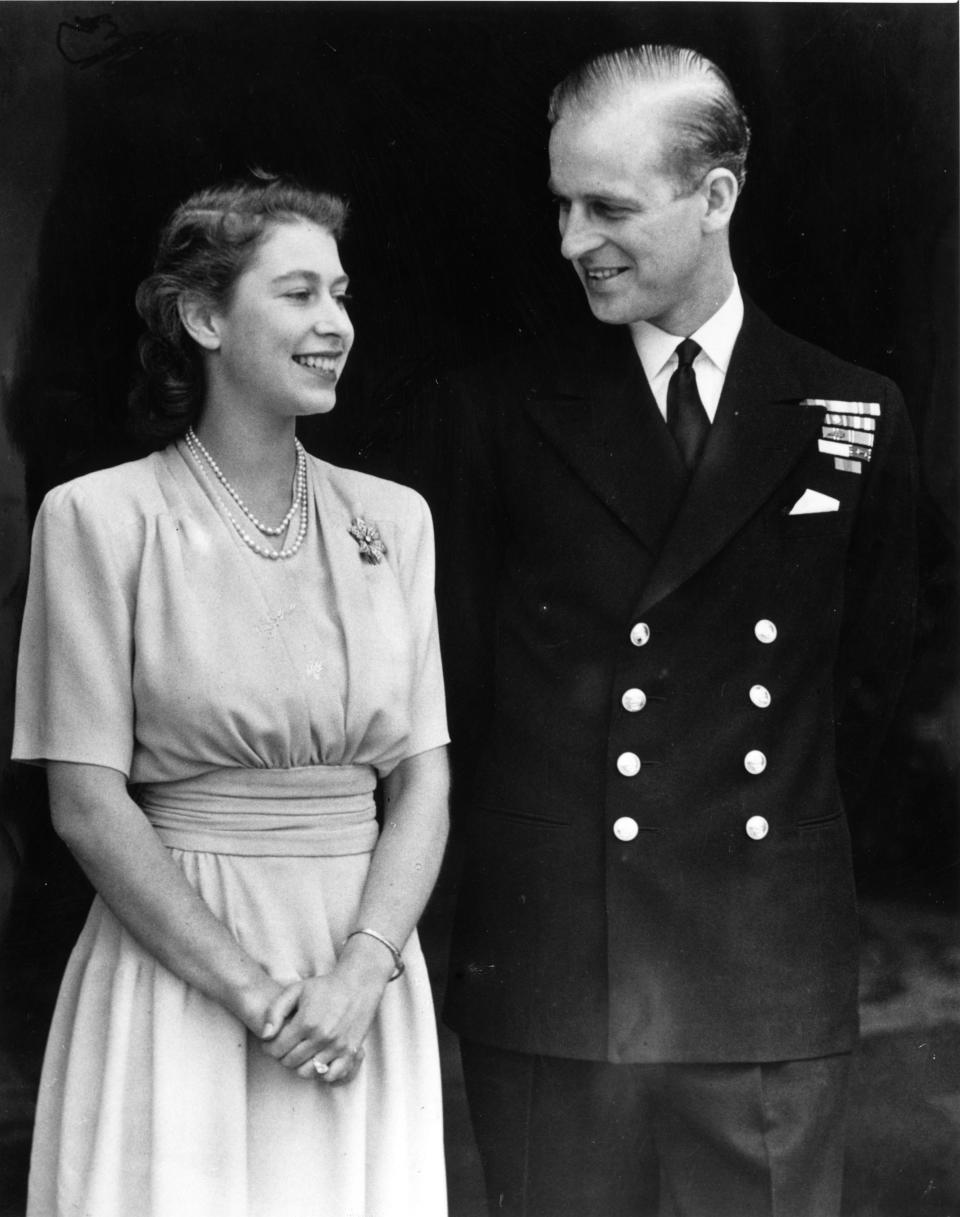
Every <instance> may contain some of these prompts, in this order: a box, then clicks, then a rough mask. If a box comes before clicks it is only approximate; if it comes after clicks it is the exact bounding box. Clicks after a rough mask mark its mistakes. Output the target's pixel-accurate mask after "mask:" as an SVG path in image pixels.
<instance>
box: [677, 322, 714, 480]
mask: <svg viewBox="0 0 960 1217" xmlns="http://www.w3.org/2000/svg"><path fill="white" fill-rule="evenodd" d="M699 354H700V347H699V346H698V345H697V343H695V342H694V341H693V339H692V338H684V340H683V342H681V343H680V345H679V346H678V347H677V359H678V361H679V362H678V363H677V368H676V371H675V372H674V374H673V375H672V376H671V377H670V383H669V385H667V426H668V427H669V428H670V433H671V434H672V435H673V438H674V439H675V440H676V444H677V447H678V448H679V449H680V455H681V456H682V457H683V463H684V464H685V465H686V467H687V468H688V469H690V470H692V469H693V467H694V466H695V465H696V463H697V461H698V460H699V459H700V453H701V452H702V451H703V445H704V442H705V441H706V438H707V434H708V433H709V431H710V420H709V419H708V418H707V412H706V410H705V409H704V408H703V402H702V401H701V400H700V394H699V393H698V392H697V377H696V373H695V372H694V370H693V361H694V360H695V359H696V357H697V356H698V355H699Z"/></svg>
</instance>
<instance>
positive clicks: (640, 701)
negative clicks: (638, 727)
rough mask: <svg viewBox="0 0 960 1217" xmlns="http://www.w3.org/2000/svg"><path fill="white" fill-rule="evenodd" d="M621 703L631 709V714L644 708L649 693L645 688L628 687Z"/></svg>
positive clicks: (625, 708)
mask: <svg viewBox="0 0 960 1217" xmlns="http://www.w3.org/2000/svg"><path fill="white" fill-rule="evenodd" d="M620 704H621V705H622V706H623V708H624V710H629V711H630V713H631V714H636V712H637V711H638V710H642V709H643V707H644V706H645V705H646V704H647V695H646V693H644V691H643V689H627V691H626V693H624V695H623V697H621V698H620Z"/></svg>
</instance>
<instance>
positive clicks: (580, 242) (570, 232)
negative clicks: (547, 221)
mask: <svg viewBox="0 0 960 1217" xmlns="http://www.w3.org/2000/svg"><path fill="white" fill-rule="evenodd" d="M603 242H604V237H603V236H602V234H600V233H598V232H597V229H596V226H595V225H594V224H592V223H591V221H590V218H589V216H588V215H587V214H586V212H585V210H584V209H583V208H582V207H578V206H577V205H574V206H572V207H571V208H570V210H569V211H567V212H566V213H565V214H564V215H562V216H561V217H560V253H561V254H562V255H563V257H565V258H568V259H569V260H570V261H571V262H574V261H576V259H577V258H581V257H583V255H584V254H587V253H590V252H591V251H592V250H594V249H599V248H600V246H601V245H602V244H603Z"/></svg>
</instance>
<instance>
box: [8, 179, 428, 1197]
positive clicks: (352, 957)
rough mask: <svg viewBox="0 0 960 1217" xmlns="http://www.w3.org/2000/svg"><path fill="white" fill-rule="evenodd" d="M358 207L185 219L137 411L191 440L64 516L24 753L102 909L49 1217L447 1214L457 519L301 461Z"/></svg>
mask: <svg viewBox="0 0 960 1217" xmlns="http://www.w3.org/2000/svg"><path fill="white" fill-rule="evenodd" d="M344 210H345V209H344V205H343V204H342V203H341V202H340V201H339V200H338V199H335V198H333V197H332V196H329V195H323V194H315V193H313V192H310V191H306V190H303V189H302V188H300V187H296V186H292V185H289V184H285V183H282V182H267V183H263V182H258V183H256V184H250V185H240V186H232V187H217V188H214V189H212V190H207V191H203V192H201V193H200V194H197V195H194V196H193V197H192V198H191V199H189V200H188V201H187V202H186V203H185V204H183V206H181V207H180V208H178V210H177V211H176V212H175V213H174V215H173V217H172V218H171V220H170V221H169V223H168V225H167V227H166V229H165V230H164V233H163V235H162V237H161V241H160V249H159V253H158V256H157V261H156V266H155V269H154V273H153V274H152V275H151V276H150V277H149V278H148V279H147V280H145V281H144V283H143V284H142V285H141V287H140V290H139V292H138V295H137V303H138V307H139V309H140V312H141V315H142V316H143V318H144V320H145V321H146V323H147V330H148V332H147V335H146V337H145V338H144V339H143V341H142V343H141V353H142V357H143V364H144V372H145V375H144V380H143V383H141V385H140V386H139V388H138V390H137V392H136V394H135V401H136V403H137V405H138V407H139V410H140V418H141V424H142V425H145V426H146V427H148V428H150V429H152V430H153V431H154V433H155V434H156V433H158V432H159V433H160V434H162V435H165V436H166V437H167V438H168V439H170V440H172V441H173V442H171V443H169V444H168V446H167V447H166V448H164V449H163V450H162V451H158V452H155V453H153V455H151V456H149V457H147V458H146V459H144V460H140V461H135V462H132V463H129V464H126V465H121V466H119V467H117V468H114V469H110V470H107V471H104V472H102V473H95V474H90V475H88V476H86V477H82V478H78V479H76V480H74V481H72V482H68V483H66V484H65V485H63V486H60V487H58V488H57V489H56V490H54V491H52V492H51V493H50V494H49V495H48V496H47V498H46V499H45V501H44V504H43V506H42V508H41V510H40V514H39V516H38V520H37V527H36V532H35V535H34V549H33V558H32V564H31V575H30V587H29V593H28V602H27V608H26V614H25V617H24V625H23V635H22V647H21V654H20V665H19V672H18V695H17V722H16V735H15V741H14V754H15V755H16V756H17V757H18V758H19V759H22V760H28V761H33V762H36V763H39V764H44V765H45V766H46V768H47V774H48V782H49V787H50V801H51V811H52V816H53V823H54V827H55V828H56V830H57V831H58V832H59V833H60V835H61V836H62V837H63V838H64V840H65V841H66V842H67V844H68V846H69V847H70V849H71V850H72V852H73V853H74V855H75V857H76V858H77V860H78V861H79V863H80V865H81V866H82V867H83V868H84V870H85V871H86V873H87V875H88V876H89V878H90V880H91V881H92V883H93V884H94V886H95V888H96V889H97V893H98V895H97V899H96V900H95V901H94V904H93V908H92V910H91V912H90V916H89V918H88V921H87V924H86V927H85V929H84V931H83V934H82V935H81V938H80V940H79V942H78V943H77V945H76V947H75V949H74V952H73V955H72V956H71V959H70V962H69V964H68V967H67V971H66V975H65V976H64V980H63V984H62V987H61V993H60V998H59V1001H58V1005H57V1009H56V1012H55V1014H54V1021H53V1025H52V1028H51V1033H50V1039H49V1044H48V1049H47V1056H46V1060H45V1063H44V1072H43V1078H42V1082H41V1090H40V1097H39V1102H38V1108H37V1119H36V1130H35V1135H34V1141H33V1155H32V1161H31V1171H30V1195H29V1204H28V1213H29V1214H30V1217H49V1215H50V1214H52V1213H55V1212H58V1213H59V1212H67V1211H69V1212H85V1213H95V1214H96V1215H97V1217H129V1215H130V1214H137V1217H237V1215H238V1214H244V1217H308V1215H312V1214H314V1213H316V1212H319V1211H323V1212H330V1213H337V1214H346V1213H363V1214H365V1217H393V1215H395V1214H397V1213H417V1214H422V1215H423V1217H443V1214H444V1213H445V1212H446V1200H445V1182H444V1165H443V1149H442V1135H441V1115H440V1079H439V1064H438V1056H437V1044H436V1031H435V1022H434V1014H433V1007H432V1001H431V994H430V985H429V981H428V978H427V973H426V968H425V966H424V962H423V956H422V954H421V951H420V947H419V943H418V940H417V934H416V928H415V927H416V923H417V920H418V918H419V916H420V913H421V912H422V910H423V907H424V904H425V902H426V899H427V897H428V895H429V893H430V890H431V888H432V886H433V883H434V881H435V879H436V875H437V871H438V868H439V865H440V859H441V856H442V853H443V847H444V842H445V839H446V831H447V810H446V799H447V770H446V756H445V745H446V743H447V731H446V721H445V712H444V699H443V683H442V677H441V672H440V663H439V652H438V646H437V633H436V615H435V610H434V605H433V546H432V528H431V521H430V515H429V512H428V510H427V508H426V505H425V503H424V502H423V500H422V499H421V498H420V497H419V496H418V495H417V494H415V493H414V492H413V491H411V490H407V489H406V488H404V487H401V486H398V485H395V484H394V483H391V482H386V481H383V480H382V479H378V478H373V477H369V476H367V475H364V474H359V473H353V472H350V471H348V470H343V469H338V468H335V467H334V466H332V465H330V464H328V463H326V462H324V461H321V460H318V459H315V458H313V457H310V456H307V454H306V452H305V451H304V449H303V447H302V446H301V445H300V443H299V441H298V440H297V439H296V435H295V424H296V420H297V419H298V418H300V417H303V416H305V415H310V414H316V413H323V412H326V411H329V410H331V409H332V408H333V406H334V404H335V401H336V387H337V380H338V378H339V375H340V372H341V371H342V368H343V365H344V363H345V361H346V358H347V355H348V354H349V351H350V346H351V343H352V341H353V327H352V325H351V323H350V320H349V317H348V316H347V312H346V286H347V277H346V274H345V273H344V270H343V267H342V265H341V262H340V256H339V250H338V245H337V238H338V237H339V235H340V232H341V230H342V225H343V218H344ZM361 522H362V523H363V525H364V530H365V532H364V536H365V537H366V538H367V542H366V548H367V550H369V551H370V552H371V553H373V552H374V550H375V554H376V558H375V560H373V559H371V558H370V556H369V554H367V555H365V554H364V549H363V546H361V548H360V549H359V550H358V546H357V535H356V534H357V528H358V525H359V524H360V523H361ZM264 559H266V561H265V560H264ZM378 781H379V782H381V783H382V787H383V795H384V799H383V805H384V813H383V822H384V827H385V830H386V831H384V833H383V835H382V836H381V835H380V834H379V831H378V827H377V819H376V814H375V806H374V790H375V787H376V786H377V783H378ZM390 982H395V983H390Z"/></svg>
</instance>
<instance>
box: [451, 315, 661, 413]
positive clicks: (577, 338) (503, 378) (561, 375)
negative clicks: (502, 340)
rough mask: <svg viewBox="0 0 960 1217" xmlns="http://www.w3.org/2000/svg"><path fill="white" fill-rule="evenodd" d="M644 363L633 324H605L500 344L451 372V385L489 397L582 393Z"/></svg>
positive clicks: (574, 394)
mask: <svg viewBox="0 0 960 1217" xmlns="http://www.w3.org/2000/svg"><path fill="white" fill-rule="evenodd" d="M637 365H638V361H637V358H636V351H635V350H634V346H633V342H632V340H631V338H630V331H629V328H628V327H627V326H621V325H618V326H610V325H602V324H600V323H599V322H592V321H591V322H589V323H585V324H584V325H583V326H579V327H573V326H571V327H569V328H567V329H564V330H563V331H558V332H556V333H552V334H531V335H524V336H523V337H520V338H518V339H517V340H516V341H514V342H513V343H511V344H509V345H506V346H503V347H500V348H498V349H497V350H496V351H495V352H493V353H491V354H489V355H486V356H485V357H483V358H482V359H479V360H476V361H474V362H473V363H471V364H468V365H466V366H465V367H461V368H459V369H457V370H456V371H454V372H453V373H452V374H451V375H450V378H449V379H450V381H451V383H454V384H456V385H457V386H459V387H460V388H461V389H463V390H464V391H466V392H467V393H472V392H476V393H479V394H480V395H482V396H483V397H484V398H485V399H486V400H488V401H490V400H491V399H493V400H497V399H499V400H503V399H504V398H506V397H510V398H512V399H514V400H515V399H516V398H517V396H520V397H522V398H537V397H565V396H572V397H576V396H579V395H584V394H590V393H592V392H593V391H595V389H596V386H597V382H598V373H599V372H600V371H601V370H603V371H604V372H605V373H606V376H605V377H604V379H606V378H607V377H614V376H615V375H616V374H617V373H618V372H621V371H626V370H628V369H633V368H634V367H635V366H637Z"/></svg>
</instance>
